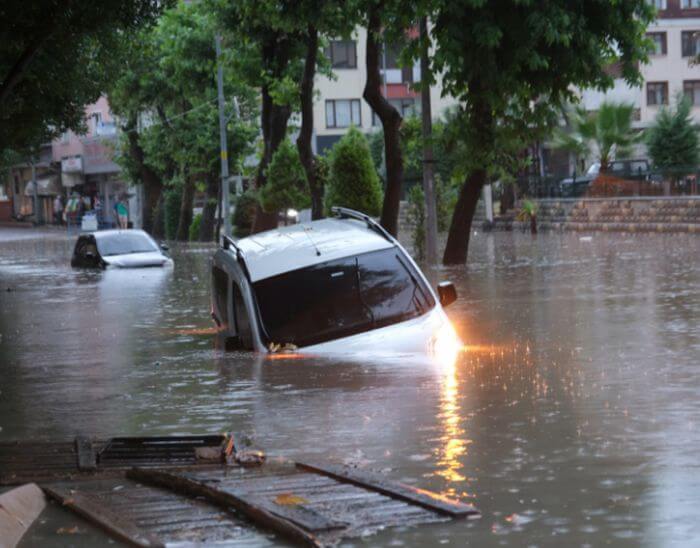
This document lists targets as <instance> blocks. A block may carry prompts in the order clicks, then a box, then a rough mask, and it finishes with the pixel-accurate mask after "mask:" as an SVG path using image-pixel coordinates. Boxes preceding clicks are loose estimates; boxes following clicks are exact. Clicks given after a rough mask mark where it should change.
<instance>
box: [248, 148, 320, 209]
mask: <svg viewBox="0 0 700 548" xmlns="http://www.w3.org/2000/svg"><path fill="white" fill-rule="evenodd" d="M260 204H261V205H262V208H263V209H264V210H265V211H266V212H268V213H277V212H279V211H282V210H286V209H288V208H294V209H303V208H306V207H309V206H310V205H311V196H310V194H309V184H308V182H307V180H306V173H305V172H304V166H302V165H301V160H300V159H299V151H298V150H297V148H296V147H295V146H294V145H293V144H292V143H291V142H290V141H289V139H285V140H284V141H282V143H281V144H280V146H279V148H278V149H277V150H276V151H275V153H274V155H273V156H272V161H271V162H270V165H269V166H268V167H267V184H266V185H265V186H264V187H262V188H261V189H260Z"/></svg>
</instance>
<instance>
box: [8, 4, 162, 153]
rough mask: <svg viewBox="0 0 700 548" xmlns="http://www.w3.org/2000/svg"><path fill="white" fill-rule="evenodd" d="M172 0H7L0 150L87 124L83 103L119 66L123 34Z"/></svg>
mask: <svg viewBox="0 0 700 548" xmlns="http://www.w3.org/2000/svg"><path fill="white" fill-rule="evenodd" d="M167 4H168V2H161V1H158V0H121V1H119V2H94V1H89V0H74V1H72V2H60V1H56V0H37V1H34V2H21V1H19V0H3V2H2V3H0V21H2V31H1V33H0V38H1V39H0V151H2V150H4V149H7V148H12V149H15V150H21V149H24V148H26V147H30V146H36V145H38V144H39V143H42V142H46V141H48V140H50V139H52V138H53V137H55V136H57V135H59V134H60V133H62V132H63V131H65V130H67V129H72V130H74V131H77V132H79V131H82V130H83V129H84V119H85V110H84V109H85V106H86V105H88V104H90V103H92V102H94V101H96V100H97V98H98V97H99V96H100V94H101V93H102V92H103V91H104V88H105V86H106V84H107V83H108V82H109V80H110V78H111V77H113V76H114V75H115V74H116V72H117V71H118V68H119V67H118V66H117V65H115V63H114V61H115V58H114V55H113V49H114V47H115V44H116V43H117V42H118V41H119V38H120V36H121V35H122V33H124V32H125V31H129V30H131V29H136V28H141V27H144V26H146V25H148V24H149V23H151V22H152V21H154V19H155V17H156V16H157V15H158V14H159V13H160V12H161V10H162V8H163V6H164V5H167Z"/></svg>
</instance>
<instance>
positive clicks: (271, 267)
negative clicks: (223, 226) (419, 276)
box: [236, 218, 395, 282]
mask: <svg viewBox="0 0 700 548" xmlns="http://www.w3.org/2000/svg"><path fill="white" fill-rule="evenodd" d="M394 245H395V244H394V242H392V241H390V240H388V239H387V238H385V237H384V236H382V235H380V234H379V233H378V232H376V231H374V230H372V229H370V228H369V227H368V226H367V224H366V223H364V222H362V221H358V220H354V219H335V218H333V219H321V220H318V221H311V222H308V223H299V224H294V225H290V226H285V227H281V228H278V229H274V230H268V231H266V232H260V233H258V234H254V235H252V236H248V237H247V238H241V239H240V240H238V241H236V246H237V247H238V248H239V249H240V250H241V251H242V253H243V258H244V260H245V263H246V266H247V267H248V272H249V273H250V279H251V281H253V282H256V281H258V280H262V279H264V278H270V277H271V276H276V275H278V274H282V273H284V272H290V271H292V270H298V269H300V268H305V267H307V266H312V265H314V264H319V263H324V262H326V261H332V260H335V259H340V258H342V257H348V256H351V255H357V254H359V253H367V252H369V251H378V250H380V249H389V248H391V247H394Z"/></svg>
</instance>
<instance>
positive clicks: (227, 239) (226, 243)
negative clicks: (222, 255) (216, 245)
mask: <svg viewBox="0 0 700 548" xmlns="http://www.w3.org/2000/svg"><path fill="white" fill-rule="evenodd" d="M221 247H223V248H224V249H231V248H233V249H235V250H236V254H240V252H241V248H240V247H238V246H237V245H236V241H235V240H234V239H233V238H231V236H226V234H223V235H222V236H221Z"/></svg>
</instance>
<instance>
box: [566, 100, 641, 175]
mask: <svg viewBox="0 0 700 548" xmlns="http://www.w3.org/2000/svg"><path fill="white" fill-rule="evenodd" d="M567 114H568V118H569V124H570V130H569V131H565V130H563V129H560V128H558V129H557V130H556V131H555V133H554V143H555V146H557V147H558V148H561V149H564V150H568V151H570V152H572V153H574V154H575V155H576V156H577V158H585V157H588V156H589V155H590V154H593V155H594V157H595V159H596V160H597V161H598V162H600V166H601V170H602V171H605V170H606V169H607V167H608V166H609V165H610V162H611V161H612V160H614V159H615V157H618V158H620V157H624V156H626V155H628V154H629V153H630V151H631V148H632V145H633V144H634V143H636V142H638V141H639V140H641V138H642V133H640V132H635V131H634V129H633V128H632V120H633V118H634V105H632V104H628V103H615V102H608V101H605V102H603V103H601V105H600V108H599V109H598V110H597V111H595V112H587V111H586V110H585V109H584V108H582V107H578V108H575V109H573V110H570V111H569V112H568V113H567Z"/></svg>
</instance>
